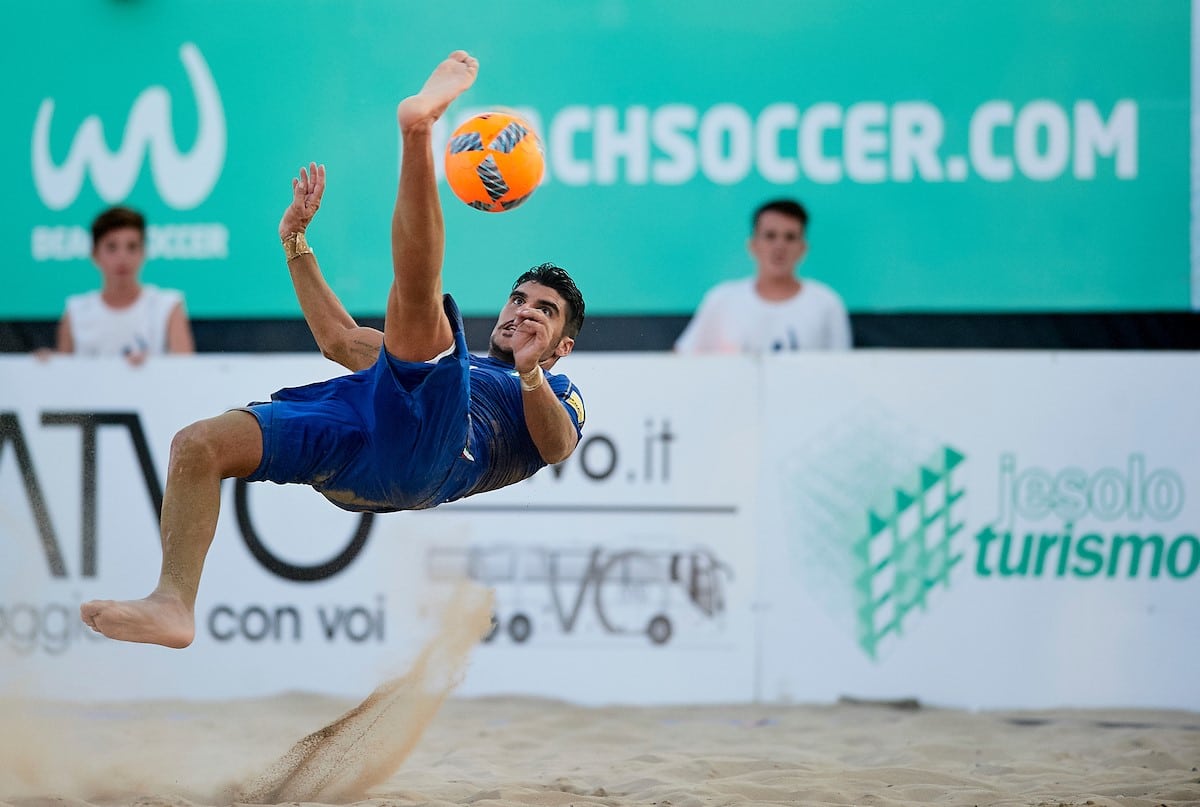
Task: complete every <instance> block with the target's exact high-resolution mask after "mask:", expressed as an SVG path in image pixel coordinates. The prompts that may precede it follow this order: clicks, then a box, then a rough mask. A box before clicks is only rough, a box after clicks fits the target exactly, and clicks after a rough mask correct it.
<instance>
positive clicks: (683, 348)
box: [675, 199, 852, 354]
mask: <svg viewBox="0 0 1200 807" xmlns="http://www.w3.org/2000/svg"><path fill="white" fill-rule="evenodd" d="M807 228H808V211H807V210H805V209H804V206H803V205H801V204H800V203H799V202H796V201H793V200H791V199H778V200H775V201H771V202H767V203H766V204H764V205H762V206H761V207H759V208H758V210H756V211H755V212H754V218H753V230H752V232H751V235H750V240H749V241H748V243H747V247H748V249H749V251H750V254H751V255H752V256H754V259H755V262H756V263H757V266H758V270H757V273H756V274H755V276H754V277H749V278H742V279H739V280H727V281H725V282H723V283H718V284H717V285H716V286H714V287H713V288H712V289H710V290H709V291H708V293H707V294H705V295H704V299H703V300H702V301H701V302H700V307H699V308H698V309H697V310H696V314H695V316H693V317H692V320H691V322H689V323H688V325H687V327H686V328H685V329H684V331H683V333H681V334H680V335H679V338H678V340H676V342H675V350H676V352H678V353H688V354H697V353H739V352H741V353H768V352H776V351H790V350H846V349H849V348H850V347H851V344H852V338H851V333H850V317H849V315H848V314H847V312H846V306H845V304H844V303H843V302H842V298H841V297H840V296H838V294H837V292H835V291H834V290H833V289H831V288H830V287H829V286H827V285H825V284H824V283H821V282H820V281H818V280H813V279H811V278H803V279H802V278H801V277H800V276H799V274H798V272H797V267H798V266H799V264H800V262H801V261H802V260H803V259H804V256H805V254H806V253H807V252H808V241H807V240H806V237H805V235H806V230H807Z"/></svg>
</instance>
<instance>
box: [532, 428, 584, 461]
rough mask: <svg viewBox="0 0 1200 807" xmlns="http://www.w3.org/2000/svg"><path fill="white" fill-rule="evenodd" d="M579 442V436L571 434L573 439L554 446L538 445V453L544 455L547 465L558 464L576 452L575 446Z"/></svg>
mask: <svg viewBox="0 0 1200 807" xmlns="http://www.w3.org/2000/svg"><path fill="white" fill-rule="evenodd" d="M578 444H579V438H578V436H576V435H574V434H573V435H571V439H570V440H567V441H563V442H561V443H558V444H556V445H553V446H538V453H539V454H541V455H542V459H543V460H544V461H545V462H546V464H547V465H557V464H558V463H560V462H562V461H563V460H565V459H567V457H570V456H571V455H572V454H574V453H575V446H576V445H578Z"/></svg>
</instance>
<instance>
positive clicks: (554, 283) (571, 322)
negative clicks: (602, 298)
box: [512, 263, 583, 339]
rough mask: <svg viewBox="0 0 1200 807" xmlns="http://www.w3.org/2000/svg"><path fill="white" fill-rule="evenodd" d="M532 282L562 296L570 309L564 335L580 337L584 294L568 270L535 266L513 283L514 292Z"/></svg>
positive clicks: (551, 265) (544, 264) (558, 267)
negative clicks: (524, 284) (522, 285)
mask: <svg viewBox="0 0 1200 807" xmlns="http://www.w3.org/2000/svg"><path fill="white" fill-rule="evenodd" d="M531 280H532V281H533V282H534V283H541V284H542V285H543V286H547V287H549V288H552V289H554V290H555V291H557V292H558V293H559V294H561V295H562V298H563V299H564V300H566V302H567V306H568V308H569V310H568V311H567V323H566V325H565V326H564V327H563V335H564V336H569V337H571V338H572V339H574V338H575V337H576V336H578V335H579V331H580V330H581V329H582V328H583V294H582V293H581V292H580V291H579V287H578V286H576V285H575V281H574V280H572V279H571V276H570V275H569V274H567V270H566V269H563V268H562V267H561V266H556V265H555V264H553V263H543V264H542V265H540V266H535V267H533V268H532V269H530V270H528V271H527V272H524V273H522V275H521V276H520V277H518V278H517V279H516V280H515V281H514V282H513V285H512V287H513V291H516V289H517V286H520V285H521V284H522V283H527V282H529V281H531Z"/></svg>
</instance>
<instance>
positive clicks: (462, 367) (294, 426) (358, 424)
mask: <svg viewBox="0 0 1200 807" xmlns="http://www.w3.org/2000/svg"><path fill="white" fill-rule="evenodd" d="M445 308H446V316H447V317H448V318H449V320H450V323H451V326H452V328H453V330H454V350H453V352H452V353H451V354H450V355H447V356H444V357H442V358H441V359H439V360H438V361H436V362H407V361H400V360H399V359H396V358H395V357H393V356H391V355H389V354H388V352H387V350H386V349H380V351H379V359H378V360H377V361H376V362H375V364H374V365H372V366H371V367H369V368H367V369H365V370H361V371H359V372H357V373H353V374H351V375H346V376H340V377H338V378H333V379H330V380H328V381H322V382H320V383H317V384H309V385H307V386H304V387H291V388H287V389H283V390H280V391H278V392H276V393H275V394H273V395H272V396H271V402H270V403H266V404H254V405H251V406H250V407H248V410H249V411H250V412H251V413H252V414H253V415H254V416H255V417H257V418H258V421H259V425H260V427H261V428H262V432H263V459H262V462H261V463H260V464H259V467H258V468H257V469H256V470H255V471H254V473H253V474H251V475H250V476H249V477H247V479H248V480H249V481H252V482H253V481H261V480H270V481H272V482H278V483H281V484H283V483H301V484H306V485H311V486H312V487H314V488H316V489H317V490H318V491H320V492H321V493H323V494H324V495H325V496H326V497H327V498H328V499H329V500H330V501H332V502H333V503H334V504H337V505H338V506H339V507H343V508H345V509H347V510H358V511H371V512H392V511H395V510H419V509H423V508H427V507H436V506H437V505H439V504H442V503H444V502H450V501H454V500H455V499H461V498H463V497H464V496H470V495H472V494H475V493H482V492H484V491H487V490H495V489H496V488H501V487H504V486H506V485H511V484H513V483H514V482H519V481H521V480H522V479H526V478H528V477H530V476H532V475H533V474H534V473H535V472H537V470H538V469H540V468H541V467H543V466H544V465H545V464H546V463H545V462H544V461H543V460H542V458H541V455H540V454H539V453H538V450H537V446H535V445H534V443H533V438H532V437H530V435H529V430H528V429H527V428H526V426H525V414H524V405H523V402H522V400H521V386H520V379H519V378H518V376H517V371H516V369H515V368H514V367H513V366H512V365H510V364H505V363H504V362H502V361H499V360H498V359H493V358H491V357H486V356H473V355H471V354H470V353H469V352H468V351H467V348H466V340H465V337H464V336H463V328H462V317H461V316H460V315H459V313H458V308H457V306H456V305H455V303H454V301H453V299H452V298H451V297H450V295H446V296H445ZM546 382H547V383H548V384H549V385H550V388H551V389H552V390H554V393H555V395H556V396H557V397H558V399H559V400H560V401H561V402H562V405H563V407H564V409H565V410H566V411H567V413H568V415H569V416H570V417H571V420H572V422H573V423H574V424H575V428H576V431H577V432H578V431H579V430H581V429H582V427H583V422H584V408H583V400H582V397H581V396H580V394H579V390H578V389H576V388H575V387H574V385H572V384H571V381H570V379H569V378H567V377H566V376H565V375H555V374H549V373H547V374H546Z"/></svg>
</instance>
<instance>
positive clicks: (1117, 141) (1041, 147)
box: [0, 0, 1191, 319]
mask: <svg viewBox="0 0 1200 807" xmlns="http://www.w3.org/2000/svg"><path fill="white" fill-rule="evenodd" d="M9 23H10V28H9V30H10V31H19V32H22V33H21V35H20V36H13V37H11V38H10V42H9V44H8V46H7V49H6V53H5V55H4V62H5V64H4V67H5V73H6V75H8V76H9V77H10V80H9V81H8V82H6V83H5V85H4V87H3V89H0V97H2V100H3V108H4V110H5V125H4V127H3V128H2V129H0V138H2V140H0V145H2V146H3V151H4V153H6V154H8V155H9V158H10V162H9V171H8V172H7V173H8V182H7V186H8V187H7V193H5V194H4V198H3V201H2V202H0V206H2V207H0V209H2V211H3V219H4V221H5V234H6V235H7V236H8V237H7V239H6V241H7V246H8V254H7V256H6V260H5V269H4V271H5V273H6V282H5V284H4V288H5V290H4V293H3V294H0V318H3V319H21V318H50V317H55V316H57V315H58V314H59V313H60V312H61V309H62V304H63V300H64V298H65V296H66V295H67V294H70V293H74V292H78V291H83V290H86V289H88V288H94V287H95V286H96V285H97V284H98V276H97V274H96V272H95V270H94V268H93V267H92V266H91V264H90V262H89V261H88V259H87V254H88V249H89V244H88V232H87V225H88V223H89V222H90V220H91V218H92V217H93V216H94V215H95V214H96V213H97V212H98V211H99V210H100V209H102V208H103V207H105V206H106V205H108V204H112V203H117V202H124V203H127V204H131V205H133V206H136V207H138V208H140V209H142V210H144V211H145V212H146V214H147V216H148V218H149V220H150V222H151V224H152V225H153V230H152V232H151V239H150V244H149V248H150V252H151V255H152V259H151V260H150V262H149V263H148V264H147V268H146V272H145V276H144V277H145V279H146V280H147V281H148V282H152V283H157V284H159V285H164V286H170V287H174V288H179V289H181V290H183V291H184V293H185V294H186V296H187V300H188V306H189V309H190V311H191V313H192V315H193V316H194V317H268V318H269V317H293V316H297V315H298V313H299V308H298V306H297V305H296V303H295V301H294V298H293V296H292V291H291V287H290V284H289V282H288V279H287V271H286V267H285V265H284V262H283V259H282V252H281V250H280V248H279V244H278V238H277V235H276V225H277V222H278V220H279V216H280V214H281V212H282V210H283V208H284V206H285V204H286V203H287V201H288V199H289V196H290V178H291V177H292V176H294V175H295V173H296V171H297V169H298V168H299V166H301V165H303V164H307V163H308V161H310V160H316V161H318V162H323V163H325V164H326V166H327V167H328V173H329V190H328V193H327V195H326V199H325V204H324V206H323V208H322V210H321V212H320V214H319V216H318V218H317V220H316V221H315V223H314V224H313V226H312V228H311V230H310V242H311V243H312V244H313V246H314V248H315V249H316V252H317V255H318V257H319V259H320V260H321V264H322V267H323V268H324V270H325V271H326V273H327V275H328V277H329V279H330V282H331V284H332V285H333V287H334V289H335V290H336V291H337V292H338V294H339V295H341V297H342V299H343V300H344V302H345V303H346V306H347V308H348V309H349V310H350V311H351V312H353V313H355V314H357V315H362V316H378V315H380V314H382V311H383V308H384V301H385V297H386V293H387V287H388V283H389V278H390V271H391V270H390V264H389V247H388V222H389V217H390V214H391V206H392V201H393V199H394V194H395V184H396V177H397V173H398V168H399V137H398V132H397V127H396V123H395V106H396V103H397V102H398V101H399V100H400V99H401V98H403V97H404V96H405V95H407V94H409V93H411V92H413V91H415V90H416V89H417V88H419V87H420V85H421V83H422V82H423V81H424V79H425V77H426V75H427V74H428V72H429V71H430V69H432V67H433V66H434V65H435V64H436V63H437V62H438V61H440V60H441V59H442V58H444V57H445V55H446V54H447V53H449V52H450V51H451V50H453V49H455V48H465V49H467V50H469V51H471V52H472V53H473V54H475V55H476V56H477V57H478V58H479V61H480V65H481V67H480V75H479V80H478V81H477V83H476V84H475V86H474V87H473V88H472V89H471V90H470V91H469V92H468V93H467V94H466V95H465V96H464V97H463V98H461V99H460V100H459V102H457V103H456V105H455V106H454V107H452V109H451V112H450V114H449V116H448V117H449V120H446V121H443V123H442V124H441V125H440V126H439V131H438V138H439V142H444V140H445V139H446V138H447V137H448V135H449V132H450V127H451V125H452V124H453V123H454V122H455V121H457V120H459V119H461V118H462V117H464V116H465V115H467V114H470V113H471V112H473V111H479V110H482V109H487V108H492V107H496V106H505V107H512V108H516V109H518V110H520V111H522V112H524V113H525V114H526V115H528V116H529V117H530V118H531V120H532V121H533V122H534V124H535V126H536V127H537V129H538V130H539V132H540V134H541V136H542V139H543V142H544V145H545V150H546V158H547V176H546V180H545V183H544V185H543V186H542V187H541V188H540V189H539V190H538V191H537V192H536V193H535V194H534V196H533V198H532V199H531V200H530V201H529V202H527V203H526V204H525V205H523V206H522V207H520V208H518V209H516V210H513V211H511V212H508V213H502V214H487V213H481V212H479V211H476V210H473V209H470V208H468V207H466V206H465V205H463V204H461V203H459V202H458V201H457V200H456V199H454V197H453V196H452V195H451V194H450V193H449V191H448V189H444V194H443V199H444V207H445V209H446V225H447V231H448V241H449V243H448V248H447V253H446V286H447V288H448V290H450V291H452V292H454V293H455V295H456V297H458V299H459V301H460V303H461V304H462V307H463V309H464V312H465V313H467V314H470V315H485V314H491V313H494V312H495V311H496V310H497V308H498V306H499V304H500V302H501V300H502V299H503V297H504V295H505V294H506V292H507V290H508V287H509V284H510V283H511V280H512V278H513V277H515V275H516V274H517V273H518V272H519V271H521V270H522V269H524V268H527V267H528V266H529V265H532V264H535V263H540V262H542V261H545V260H552V261H555V262H558V263H560V264H562V265H564V266H566V267H568V268H569V269H571V270H572V271H573V273H574V274H575V275H576V276H577V277H578V279H579V282H580V285H581V287H582V288H583V290H584V292H585V294H586V296H587V299H588V306H589V311H591V312H594V313H602V314H684V313H689V312H691V311H692V310H693V309H694V307H695V306H696V304H697V303H698V302H699V300H700V297H701V295H702V294H703V293H704V291H705V290H706V289H707V288H708V287H709V286H711V285H712V284H713V283H715V282H717V281H719V280H723V279H727V278H730V277H736V276H741V275H746V274H749V273H750V272H752V271H753V265H752V264H751V262H750V259H749V257H748V256H747V254H746V252H745V239H746V236H747V235H748V232H749V227H750V222H749V218H750V213H751V211H752V210H753V208H754V207H755V206H756V205H757V204H759V203H760V202H762V201H764V200H766V199H769V198H773V197H779V196H794V197H797V198H799V199H801V200H802V201H803V202H804V203H805V204H806V205H808V207H809V208H810V210H811V213H812V222H811V224H810V227H809V241H810V253H809V257H808V259H807V260H806V262H805V263H804V265H803V267H802V271H803V272H805V273H807V274H809V275H811V276H813V277H816V278H819V279H821V280H823V281H825V282H827V283H829V284H830V285H832V286H833V287H834V288H836V289H837V290H838V291H839V292H841V293H842V295H843V296H844V297H845V299H846V302H847V304H848V306H849V307H850V308H851V309H852V310H855V311H983V312H989V311H990V312H997V311H1035V312H1036V311H1098V310H1100V311H1122V310H1186V309H1188V308H1189V306H1190V304H1191V303H1190V300H1191V288H1190V285H1191V284H1190V264H1189V216H1188V201H1189V148H1190V146H1189V135H1188V122H1189V113H1190V107H1189V93H1190V81H1189V65H1190V62H1189V31H1190V12H1189V3H1188V2H1187V0H1149V1H1148V2H1140V3H1125V2H1115V1H1113V0H1089V1H1088V2H1084V1H1083V0H1080V1H1079V2H1066V1H1063V2H1049V3H1048V2H1044V0H1019V1H1018V2H1012V3H1005V4H986V3H974V2H969V3H966V2H964V3H946V2H944V0H907V1H906V2H885V1H884V0H863V1H862V2H851V3H848V2H844V1H843V0H808V1H807V2H785V1H784V0H776V1H775V2H767V1H766V0H749V1H748V2H744V3H739V4H735V5H730V4H728V3H723V2H722V3H718V2H714V1H713V0H692V2H689V3H686V4H684V3H637V2H633V1H632V0H595V2H572V3H552V2H532V0H525V1H522V0H517V1H516V2H510V3H505V4H503V5H502V6H472V5H458V6H453V7H447V6H445V5H444V4H433V3H399V2H390V1H388V0H360V1H359V2H352V3H334V2H321V1H320V0H289V1H288V2H282V1H281V0H259V1H258V2H253V3H235V2H201V1H200V0H172V2H166V0H158V1H156V0H139V1H134V0H129V1H127V2H100V1H99V0H96V2H87V3H80V2H62V1H59V2H53V1H51V2H45V3H39V4H30V5H27V6H22V7H20V8H18V9H10V10H9Z"/></svg>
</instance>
